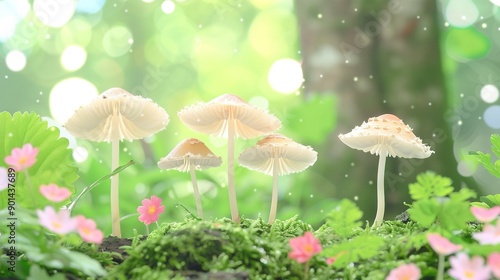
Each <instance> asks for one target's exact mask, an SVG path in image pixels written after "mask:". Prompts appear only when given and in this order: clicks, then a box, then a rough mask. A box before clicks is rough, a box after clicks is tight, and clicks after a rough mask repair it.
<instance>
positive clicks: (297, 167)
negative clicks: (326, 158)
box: [238, 133, 318, 175]
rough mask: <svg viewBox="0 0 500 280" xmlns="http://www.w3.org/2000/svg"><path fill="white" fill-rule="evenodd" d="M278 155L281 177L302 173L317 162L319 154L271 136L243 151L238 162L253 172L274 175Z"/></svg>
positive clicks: (281, 136)
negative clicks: (275, 159) (274, 165)
mask: <svg viewBox="0 0 500 280" xmlns="http://www.w3.org/2000/svg"><path fill="white" fill-rule="evenodd" d="M275 154H277V158H278V168H279V173H278V174H279V175H286V174H290V173H295V172H301V171H303V170H305V169H306V168H308V167H309V166H311V165H313V164H314V163H315V162H316V159H317V157H318V153H317V152H316V151H314V150H313V149H312V148H311V147H308V146H304V145H301V144H299V143H296V142H294V141H293V140H292V139H290V138H287V137H285V136H283V135H280V134H277V133H275V134H271V135H268V136H266V137H265V138H263V139H262V140H260V141H259V142H257V144H256V145H255V146H254V147H251V148H248V149H246V150H245V151H243V152H242V153H241V154H240V156H239V158H238V162H239V163H240V164H241V165H242V166H244V167H246V168H248V169H251V170H257V171H259V172H262V173H264V174H267V175H272V174H273V163H274V157H275Z"/></svg>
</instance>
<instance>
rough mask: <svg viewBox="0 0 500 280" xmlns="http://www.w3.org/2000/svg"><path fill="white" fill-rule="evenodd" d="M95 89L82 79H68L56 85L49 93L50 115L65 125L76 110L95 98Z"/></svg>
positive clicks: (96, 92)
mask: <svg viewBox="0 0 500 280" xmlns="http://www.w3.org/2000/svg"><path fill="white" fill-rule="evenodd" d="M97 95H99V92H98V91H97V89H96V87H95V86H94V85H93V84H92V83H90V82H89V81H87V80H84V79H82V78H69V79H66V80H63V81H60V82H59V83H57V84H56V85H55V86H54V87H53V88H52V91H51V92H50V100H49V104H50V113H51V114H52V116H53V117H54V119H55V120H56V121H58V122H59V123H61V124H65V123H66V121H67V120H68V119H69V118H70V117H71V116H72V115H73V113H74V112H75V110H76V109H78V108H79V107H80V106H82V105H85V104H87V103H88V102H90V101H91V100H92V99H94V98H95V97H97Z"/></svg>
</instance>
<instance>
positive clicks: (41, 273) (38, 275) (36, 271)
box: [27, 264, 66, 280]
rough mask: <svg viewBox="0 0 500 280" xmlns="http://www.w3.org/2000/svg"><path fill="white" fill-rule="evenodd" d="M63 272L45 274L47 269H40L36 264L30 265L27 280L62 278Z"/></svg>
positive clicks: (63, 277) (55, 279)
mask: <svg viewBox="0 0 500 280" xmlns="http://www.w3.org/2000/svg"><path fill="white" fill-rule="evenodd" d="M64 279H66V277H65V276H64V274H61V273H57V274H54V275H52V276H51V275H49V274H47V271H45V270H44V269H41V268H40V267H39V266H38V265H36V264H35V265H32V266H31V268H30V275H29V277H28V278H27V280H64Z"/></svg>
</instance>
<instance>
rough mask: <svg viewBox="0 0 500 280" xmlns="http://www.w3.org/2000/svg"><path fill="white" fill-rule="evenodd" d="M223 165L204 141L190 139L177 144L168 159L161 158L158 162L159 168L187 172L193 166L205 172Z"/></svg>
mask: <svg viewBox="0 0 500 280" xmlns="http://www.w3.org/2000/svg"><path fill="white" fill-rule="evenodd" d="M221 163H222V160H221V158H220V157H218V156H216V155H214V154H213V153H212V151H210V149H209V148H208V147H207V146H205V144H204V143H203V142H202V141H200V140H198V139H196V138H189V139H186V140H184V141H182V142H180V143H179V144H177V146H175V148H174V149H173V150H172V151H171V152H170V153H169V154H168V155H167V156H166V157H164V158H161V159H160V161H158V167H159V168H161V169H177V170H179V171H182V172H187V171H189V166H190V165H191V164H192V165H194V166H195V167H196V169H198V170H203V169H207V168H210V167H217V166H219V165H221Z"/></svg>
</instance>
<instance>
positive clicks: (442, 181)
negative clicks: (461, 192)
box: [409, 171, 453, 200]
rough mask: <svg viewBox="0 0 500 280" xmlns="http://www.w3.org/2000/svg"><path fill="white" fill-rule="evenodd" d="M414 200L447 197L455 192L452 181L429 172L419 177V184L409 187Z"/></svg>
mask: <svg viewBox="0 0 500 280" xmlns="http://www.w3.org/2000/svg"><path fill="white" fill-rule="evenodd" d="M409 189H410V195H411V198H412V199H413V200H421V199H429V198H431V197H435V196H446V195H448V194H450V193H451V192H452V191H453V187H452V186H451V179H450V178H446V177H443V176H439V175H437V174H435V173H433V172H430V171H427V172H425V173H423V174H419V175H418V176H417V182H416V183H412V184H410V186H409Z"/></svg>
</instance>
